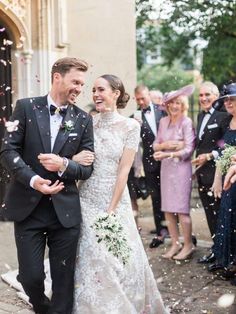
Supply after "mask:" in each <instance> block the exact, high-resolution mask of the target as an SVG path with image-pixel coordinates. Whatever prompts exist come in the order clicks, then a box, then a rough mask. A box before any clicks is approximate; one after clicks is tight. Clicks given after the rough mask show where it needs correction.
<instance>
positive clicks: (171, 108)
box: [153, 85, 195, 260]
mask: <svg viewBox="0 0 236 314" xmlns="http://www.w3.org/2000/svg"><path fill="white" fill-rule="evenodd" d="M193 91H194V87H193V86H192V85H188V86H185V87H183V88H181V89H179V90H177V91H174V92H171V93H168V94H165V95H164V103H163V105H164V106H165V108H166V111H167V113H168V116H167V117H164V118H162V119H161V121H160V125H159V131H158V134H157V137H156V140H155V142H154V143H153V148H154V151H155V153H154V159H155V160H161V161H162V165H161V209H162V211H163V212H164V213H165V219H166V221H167V226H168V230H169V234H170V236H171V240H172V245H171V247H170V249H169V250H168V251H167V252H166V254H164V255H163V257H164V258H173V259H175V260H185V259H187V258H190V256H191V255H192V253H193V251H194V250H195V246H194V245H193V243H192V236H191V234H192V221H191V217H190V196H191V187H192V182H191V177H192V166H191V156H192V153H193V150H194V143H195V132H194V128H193V123H192V120H191V119H190V118H189V117H187V116H186V110H187V108H188V99H187V96H189V95H191V94H192V93H193ZM178 220H179V222H180V224H181V227H182V231H183V237H184V245H183V248H182V247H181V245H180V243H179V230H178Z"/></svg>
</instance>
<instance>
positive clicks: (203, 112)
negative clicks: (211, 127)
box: [202, 110, 211, 117]
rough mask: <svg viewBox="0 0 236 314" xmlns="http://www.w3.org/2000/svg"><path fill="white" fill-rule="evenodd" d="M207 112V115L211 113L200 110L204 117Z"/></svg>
mask: <svg viewBox="0 0 236 314" xmlns="http://www.w3.org/2000/svg"><path fill="white" fill-rule="evenodd" d="M207 114H209V115H211V113H210V111H204V110H203V111H202V115H203V116H204V117H205V115H207Z"/></svg>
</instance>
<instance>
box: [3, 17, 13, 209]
mask: <svg viewBox="0 0 236 314" xmlns="http://www.w3.org/2000/svg"><path fill="white" fill-rule="evenodd" d="M11 112H12V68H11V40H10V36H9V34H8V32H7V30H6V28H5V27H4V25H3V24H1V23H0V139H1V141H2V138H3V135H4V129H5V127H4V121H5V120H8V119H9V116H10V115H11ZM7 182H8V174H7V172H6V170H5V169H4V168H3V167H2V166H1V165H0V204H1V203H2V201H3V197H4V194H5V189H6V184H7Z"/></svg>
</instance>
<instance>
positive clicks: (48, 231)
mask: <svg viewBox="0 0 236 314" xmlns="http://www.w3.org/2000/svg"><path fill="white" fill-rule="evenodd" d="M78 237H79V226H78V225H77V226H75V227H72V228H64V227H63V226H62V225H61V223H60V222H59V220H58V218H57V215H56V213H55V210H54V207H53V204H52V201H51V199H50V197H49V196H43V197H42V199H41V201H40V203H39V204H38V206H37V207H36V208H35V210H34V211H33V213H32V214H31V215H30V216H29V217H27V218H26V219H25V220H24V221H22V222H15V241H16V246H17V255H18V263H19V275H18V280H19V282H20V283H21V284H22V286H23V288H24V290H25V292H26V294H27V295H28V296H29V299H30V302H31V303H32V305H33V308H34V311H35V312H36V313H40V314H46V313H47V314H52V313H53V314H54V313H55V314H59V313H60V314H71V312H72V307H73V290H74V265H75V258H76V249H77V243H78ZM46 245H47V246H48V249H49V251H48V253H49V262H50V271H51V278H52V298H51V300H50V301H49V299H48V298H47V297H46V296H45V294H44V279H45V273H44V256H45V248H46Z"/></svg>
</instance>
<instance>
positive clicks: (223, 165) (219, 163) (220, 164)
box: [215, 144, 236, 175]
mask: <svg viewBox="0 0 236 314" xmlns="http://www.w3.org/2000/svg"><path fill="white" fill-rule="evenodd" d="M235 154H236V146H231V145H229V144H225V145H224V150H223V152H222V155H221V156H219V157H218V158H217V159H216V161H215V162H216V167H217V168H218V169H219V170H220V172H221V174H222V175H225V174H226V173H227V171H228V170H229V167H230V166H231V163H232V161H231V157H232V156H233V155H235Z"/></svg>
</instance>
